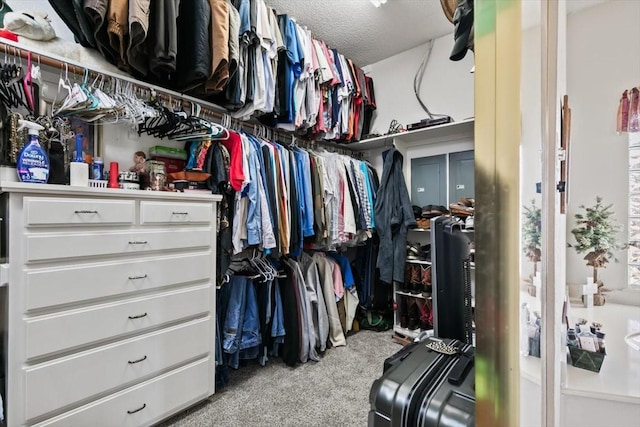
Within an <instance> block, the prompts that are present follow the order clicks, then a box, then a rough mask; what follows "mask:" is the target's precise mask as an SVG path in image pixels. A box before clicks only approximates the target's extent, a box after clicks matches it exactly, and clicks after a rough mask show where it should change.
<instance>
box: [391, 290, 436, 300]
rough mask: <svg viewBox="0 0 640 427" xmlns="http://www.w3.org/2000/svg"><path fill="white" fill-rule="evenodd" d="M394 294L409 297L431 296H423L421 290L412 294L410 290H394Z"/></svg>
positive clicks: (422, 297)
mask: <svg viewBox="0 0 640 427" xmlns="http://www.w3.org/2000/svg"><path fill="white" fill-rule="evenodd" d="M396 294H398V295H404V296H406V297H411V298H420V299H432V298H431V297H425V296H424V295H423V294H422V292H420V293H419V294H412V293H411V292H404V291H396Z"/></svg>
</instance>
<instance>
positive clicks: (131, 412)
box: [127, 403, 147, 415]
mask: <svg viewBox="0 0 640 427" xmlns="http://www.w3.org/2000/svg"><path fill="white" fill-rule="evenodd" d="M146 407H147V404H146V403H145V404H143V405H142V406H141V407H139V408H138V409H134V410H133V411H127V414H129V415H131V414H135V413H136V412H140V411H142V410H143V409H144V408H146Z"/></svg>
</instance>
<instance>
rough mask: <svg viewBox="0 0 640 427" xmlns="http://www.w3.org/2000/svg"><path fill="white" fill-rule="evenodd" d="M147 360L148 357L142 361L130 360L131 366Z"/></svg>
mask: <svg viewBox="0 0 640 427" xmlns="http://www.w3.org/2000/svg"><path fill="white" fill-rule="evenodd" d="M145 360H147V356H146V355H145V356H144V357H143V358H142V359H138V360H129V362H128V363H129V365H135V364H136V363H140V362H144V361H145Z"/></svg>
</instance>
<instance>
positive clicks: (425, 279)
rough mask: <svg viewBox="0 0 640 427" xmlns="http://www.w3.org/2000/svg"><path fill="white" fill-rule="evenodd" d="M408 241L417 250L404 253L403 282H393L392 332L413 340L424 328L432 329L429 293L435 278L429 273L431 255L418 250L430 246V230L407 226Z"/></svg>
mask: <svg viewBox="0 0 640 427" xmlns="http://www.w3.org/2000/svg"><path fill="white" fill-rule="evenodd" d="M407 240H408V241H409V242H413V243H415V244H416V245H415V246H416V249H417V251H415V252H414V253H413V254H411V253H408V254H407V255H408V256H407V260H406V262H405V280H404V283H397V282H396V283H394V289H393V292H394V301H395V311H394V322H393V331H394V333H395V334H396V335H397V336H398V337H399V338H406V339H411V340H412V339H413V338H415V337H417V336H418V335H419V334H420V333H422V332H423V331H429V330H431V331H433V298H432V296H431V292H432V290H433V280H434V279H435V277H433V276H432V274H431V258H430V254H427V253H425V251H424V250H423V251H421V249H422V248H425V247H427V245H432V239H431V230H430V229H429V228H414V229H409V235H408V238H407ZM431 247H433V246H431ZM411 255H413V256H411Z"/></svg>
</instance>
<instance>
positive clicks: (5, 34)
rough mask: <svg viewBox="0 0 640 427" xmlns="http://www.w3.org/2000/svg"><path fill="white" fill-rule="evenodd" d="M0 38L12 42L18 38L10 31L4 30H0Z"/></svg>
mask: <svg viewBox="0 0 640 427" xmlns="http://www.w3.org/2000/svg"><path fill="white" fill-rule="evenodd" d="M0 37H2V38H3V39H7V40H11V41H13V42H17V41H18V36H17V35H16V34H15V33H12V32H11V31H9V30H5V29H0Z"/></svg>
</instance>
